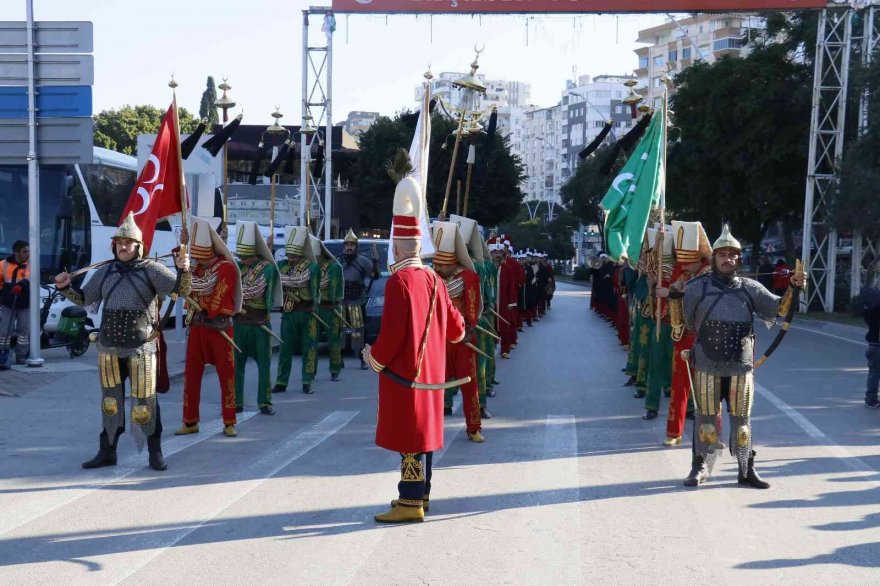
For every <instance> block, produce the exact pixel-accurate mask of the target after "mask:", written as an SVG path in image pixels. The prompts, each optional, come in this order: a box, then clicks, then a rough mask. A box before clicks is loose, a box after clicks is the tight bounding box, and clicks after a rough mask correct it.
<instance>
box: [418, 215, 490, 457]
mask: <svg viewBox="0 0 880 586" xmlns="http://www.w3.org/2000/svg"><path fill="white" fill-rule="evenodd" d="M431 229H432V230H433V232H434V248H436V249H437V252H435V253H434V270H435V271H437V274H438V275H440V276H441V277H442V278H443V280H444V281H445V283H446V290H447V291H448V292H449V298H450V299H451V300H452V305H453V306H454V307H455V308H456V309H457V310H458V311H459V313H461V315H462V317H464V321H465V325H466V327H467V335H466V336H465V339H464V342H468V343H470V344H473V343H474V342H476V336H475V335H474V332H475V326H476V325H477V322H478V321H479V319H480V315H481V314H482V313H483V302H482V298H481V295H480V277H479V276H478V275H477V273H476V272H475V271H474V268H473V267H474V263H473V261H472V260H471V257H470V255H469V254H468V251H467V245H466V244H465V243H464V238H462V236H461V230H459V229H458V225H457V224H453V223H452V222H440V221H435V222H434V224H433V226H432V228H431ZM446 376H447V377H448V378H450V379H455V378H465V377H468V378H470V379H471V380H470V382H468V383H466V384H463V385H462V386H461V397H462V405H463V407H464V417H465V423H466V425H467V435H468V439H469V440H471V441H472V442H476V443H482V442H483V441H485V440H484V438H483V434H482V433H481V431H482V422H481V420H480V392H479V389H478V386H477V355H476V353H475V351H474V350H472V349H471V348H469V347H467V346H465V345H464V344H463V343H458V342H456V343H451V342H450V343H449V344H447V345H446Z"/></svg>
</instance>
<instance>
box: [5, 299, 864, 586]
mask: <svg viewBox="0 0 880 586" xmlns="http://www.w3.org/2000/svg"><path fill="white" fill-rule="evenodd" d="M588 295H589V291H588V290H587V289H584V288H581V287H576V286H572V285H560V287H559V290H558V291H557V295H556V298H555V299H554V303H553V309H552V310H551V311H550V312H549V313H548V315H547V317H546V318H545V319H544V320H543V321H542V322H541V323H539V324H537V325H536V326H535V327H534V328H528V329H527V330H526V332H525V333H524V334H522V337H521V344H520V346H519V348H518V349H516V350H515V351H514V353H513V359H512V360H509V361H505V360H499V369H498V378H499V379H500V380H501V385H500V386H499V387H498V389H497V390H498V396H497V397H495V398H493V399H489V401H490V402H489V409H490V411H491V412H492V413H493V415H494V416H495V417H494V418H493V419H492V420H490V421H487V422H485V423H484V434H485V436H486V443H484V444H482V445H477V444H473V443H471V442H469V441H468V440H467V437H466V435H465V433H464V424H463V420H462V417H461V410H460V407H459V406H458V403H456V407H457V410H456V413H455V414H454V415H453V416H451V417H448V418H447V424H446V447H445V448H444V449H443V450H442V451H441V452H439V453H437V454H436V455H435V459H434V461H435V473H434V482H433V490H432V500H431V511H430V513H429V514H428V517H427V521H426V522H425V523H424V524H420V525H408V526H380V525H376V524H375V523H374V522H373V520H372V516H373V514H375V513H377V512H382V511H383V510H385V508H387V503H388V501H389V500H390V499H391V498H393V497H394V496H396V495H395V491H396V482H397V479H398V472H397V466H398V462H399V458H398V456H397V455H396V454H393V453H389V452H386V451H384V450H381V449H379V448H377V447H375V445H374V444H373V433H374V426H375V413H376V398H375V397H376V391H375V389H376V375H375V374H372V373H371V372H362V371H360V370H357V368H356V362H355V360H353V359H352V358H351V357H348V358H347V366H348V368H346V369H345V370H344V371H343V375H342V379H343V380H342V381H341V382H339V383H332V382H330V380H329V375H328V373H327V360H326V357H325V356H324V357H322V359H321V362H320V373H319V378H318V379H317V380H316V382H315V385H314V388H315V390H316V394H314V395H312V396H306V395H303V394H301V393H298V392H289V393H286V394H284V395H277V396H276V398H275V406H276V409H277V411H278V413H277V415H275V416H273V417H267V416H263V415H260V414H258V413H256V412H255V402H256V396H255V393H254V392H250V393H248V395H247V397H246V400H247V407H248V411H247V412H246V413H245V414H244V420H243V421H241V422H240V424H239V426H238V427H239V437H238V438H226V437H223V435H222V433H221V429H222V426H221V423H220V420H219V415H220V414H219V405H218V399H219V397H218V395H219V393H218V390H217V388H218V387H217V381H216V375H214V374H213V373H211V374H208V375H206V379H205V385H204V388H203V391H202V418H203V420H202V431H201V433H200V434H198V435H196V436H186V437H174V436H173V435H172V433H173V430H174V429H176V428H177V427H178V426H179V424H180V414H181V402H180V401H181V390H180V384H179V383H178V384H177V385H175V387H174V388H173V389H172V390H171V392H170V393H169V394H168V395H166V396H163V397H162V414H163V419H164V423H165V429H166V434H165V436H164V437H165V443H164V450H165V454H166V457H167V460H168V464H169V467H168V470H167V471H166V472H164V473H160V472H154V471H152V470H150V469H149V468H146V467H145V466H146V457H147V455H146V453H143V454H138V453H137V451H136V449H135V446H134V442H133V441H132V439H131V437H130V436H129V435H128V434H127V435H125V436H123V438H122V439H121V445H120V448H119V455H120V462H119V465H118V466H116V467H114V468H105V469H101V470H96V471H85V470H81V469H80V467H79V464H80V462H82V461H83V460H86V459H88V458H90V457H91V456H92V455H93V454H94V452H95V451H96V449H97V436H98V433H99V432H100V417H99V398H98V397H99V395H98V387H97V373H96V371H95V370H94V369H93V368H90V367H88V366H86V365H87V364H88V361H83V360H81V361H74V362H75V363H76V364H77V365H78V366H77V367H78V368H83V370H79V371H67V372H63V373H62V374H61V375H59V376H51V377H47V376H46V375H30V376H32V377H34V378H30V379H29V378H28V376H29V375H27V374H21V373H19V374H18V375H17V376H18V378H16V379H14V380H15V381H16V383H15V386H16V388H17V390H18V391H20V392H17V393H15V394H19V395H21V396H18V397H8V396H0V429H2V434H0V584H2V585H7V584H16V585H17V584H22V585H24V584H64V586H72V585H74V584H102V585H104V584H117V583H127V584H163V585H171V584H188V585H191V584H249V583H260V584H322V585H324V584H376V585H379V584H381V585H387V584H638V585H643V584H697V583H709V584H743V583H745V584H799V585H807V584H830V583H834V584H859V585H862V584H880V537H878V527H880V512H878V511H880V507H878V501H880V498H878V497H880V474H878V470H880V448H878V445H877V444H878V438H880V411H871V410H868V409H865V408H864V407H862V401H863V395H864V382H865V375H866V367H865V360H864V345H863V344H862V343H861V341H860V339H859V335H858V331H857V330H856V329H847V328H830V327H825V326H822V325H821V324H814V323H811V324H806V325H804V326H801V327H800V328H796V329H793V330H792V331H791V333H790V334H789V336H788V337H787V338H786V340H785V341H784V343H783V345H782V347H781V348H780V350H779V351H778V352H777V353H776V354H775V355H774V356H773V357H772V358H771V360H770V361H769V362H768V363H767V364H766V365H765V366H764V367H762V368H761V369H760V370H759V371H758V374H757V380H758V383H759V384H760V389H759V396H758V398H757V400H756V405H755V409H754V436H755V442H756V449H757V451H758V457H757V466H758V468H759V470H760V471H761V473H762V474H763V475H764V476H765V477H766V478H767V479H768V480H770V481H771V482H772V483H773V486H772V488H771V489H770V490H767V491H758V490H753V489H745V488H739V487H738V486H737V485H736V464H735V462H734V460H733V458H732V457H730V456H729V455H726V454H725V456H723V457H722V458H720V459H719V462H718V465H717V466H716V470H715V476H714V478H713V479H712V481H711V482H710V483H709V484H708V485H705V486H703V487H700V488H699V489H685V488H684V487H683V486H682V484H681V480H682V479H683V478H684V476H685V475H686V474H687V472H688V470H689V466H690V450H689V445H688V443H687V442H686V443H685V444H684V445H682V446H680V447H678V448H672V449H669V448H664V447H662V446H661V445H660V443H661V441H662V439H663V437H664V432H665V409H666V405H665V402H664V405H663V406H662V409H663V411H662V412H661V416H660V417H659V418H658V419H657V420H655V421H652V422H644V421H642V420H641V419H640V416H641V413H642V409H643V406H642V405H641V402H640V401H637V400H635V399H633V398H632V390H631V388H630V387H624V386H622V385H623V382H624V380H625V377H624V376H623V375H622V373H621V372H620V369H621V367H622V366H623V364H624V361H625V352H623V350H622V349H621V348H620V347H619V346H618V345H617V343H616V338H615V337H614V332H613V331H612V330H611V329H610V328H609V327H608V325H607V324H605V323H604V322H602V321H601V320H600V319H599V318H598V317H596V316H595V315H593V314H592V313H590V312H589V310H588V303H589V298H588ZM804 328H808V329H804ZM773 334H774V332H773V331H761V332H759V334H758V335H759V338H760V339H761V340H763V343H764V344H766V343H767V342H769V340H770V339H771V338H772V337H773ZM79 365H82V366H79ZM89 366H91V365H89ZM273 371H274V367H273ZM255 375H256V373H255V365H253V363H250V364H249V368H248V379H249V381H251V383H253V382H255V379H256V376H255ZM3 376H5V375H4V373H0V387H3V386H4V384H5V383H4V382H3V378H2V377H3ZM297 376H298V364H296V363H295V367H294V375H293V377H292V379H291V387H290V388H291V389H292V390H296V389H297V384H296V377H297ZM9 380H13V379H12V378H11V377H10V378H9V379H7V381H9ZM30 381H33V382H30ZM6 386H7V387H8V386H9V385H8V384H6ZM13 390H16V389H13ZM688 425H689V426H690V422H689V424H688ZM689 432H690V429H688V433H689Z"/></svg>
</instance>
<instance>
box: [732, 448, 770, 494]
mask: <svg viewBox="0 0 880 586" xmlns="http://www.w3.org/2000/svg"><path fill="white" fill-rule="evenodd" d="M736 481H737V483H738V484H747V485H748V486H751V487H752V488H770V483H769V482H767V481H766V480H764V479H763V478H761V477H760V476H758V473H757V472H756V471H755V450H752V455H751V456H749V463H748V468H746V470H745V471H743V469H742V466H740V467H739V478H737V479H736Z"/></svg>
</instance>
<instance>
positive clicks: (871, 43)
mask: <svg viewBox="0 0 880 586" xmlns="http://www.w3.org/2000/svg"><path fill="white" fill-rule="evenodd" d="M875 11H876V6H873V5H871V6H868V7H867V9H866V10H865V11H864V13H863V17H862V18H863V22H862V36H861V39H860V40H861V46H862V55H861V57H862V65H863V66H868V65H870V63H871V59H872V58H873V56H874V51H876V50H877V46H878V44H880V22H878V21H877V18H876V15H875ZM868 99H869V96H868V91H867V90H865V91H863V92H862V95H861V96H859V136H861V135H862V134H864V133H865V132H867V130H868ZM877 244H878V243H876V242H873V241H871V240H870V239H868V238H866V237H864V236H863V235H862V234H861V233H860V232H859V231H855V232H854V233H853V241H852V272H851V273H850V296H851V297H855V296H856V295H858V294H859V292H860V291H861V290H862V287H863V286H864V285H870V283H866V280H867V279H868V278H870V276H871V275H870V273H867V272H866V274H865V275H862V269H863V268H864V267H866V266H871V264H872V263H873V261H874V260H875V259H876V258H877V253H878V249H877Z"/></svg>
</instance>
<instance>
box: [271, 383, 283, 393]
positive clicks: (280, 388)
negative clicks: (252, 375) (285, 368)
mask: <svg viewBox="0 0 880 586" xmlns="http://www.w3.org/2000/svg"><path fill="white" fill-rule="evenodd" d="M286 392H287V386H286V385H275V386H274V387H272V393H273V394H274V393H286Z"/></svg>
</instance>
